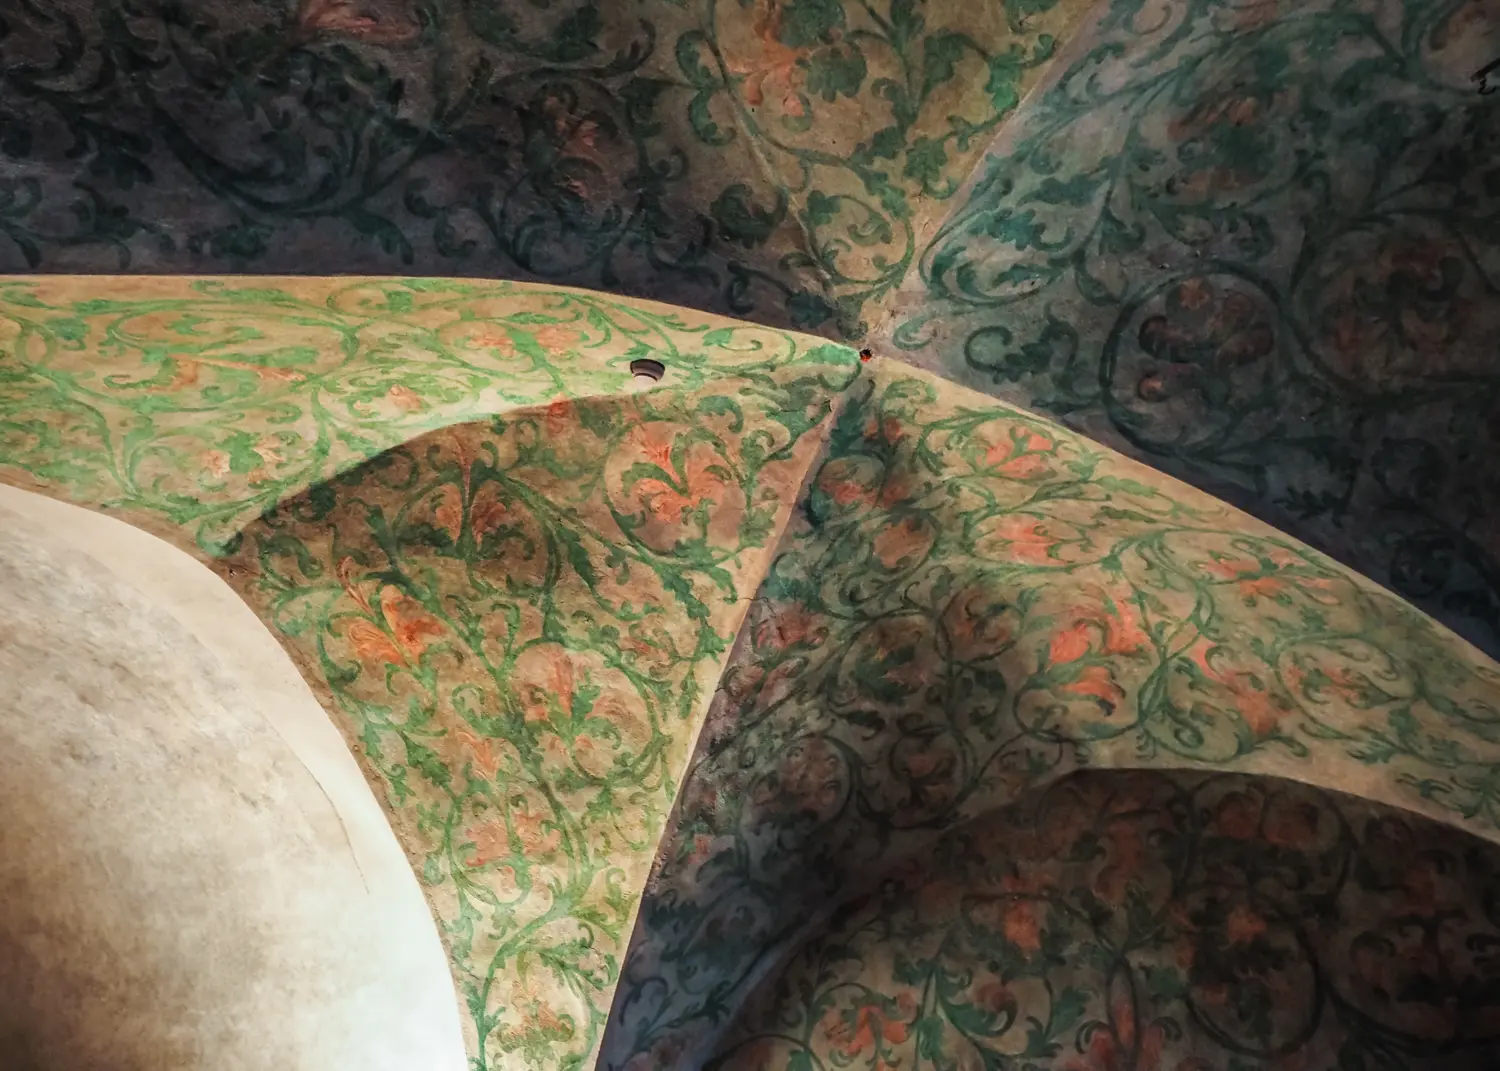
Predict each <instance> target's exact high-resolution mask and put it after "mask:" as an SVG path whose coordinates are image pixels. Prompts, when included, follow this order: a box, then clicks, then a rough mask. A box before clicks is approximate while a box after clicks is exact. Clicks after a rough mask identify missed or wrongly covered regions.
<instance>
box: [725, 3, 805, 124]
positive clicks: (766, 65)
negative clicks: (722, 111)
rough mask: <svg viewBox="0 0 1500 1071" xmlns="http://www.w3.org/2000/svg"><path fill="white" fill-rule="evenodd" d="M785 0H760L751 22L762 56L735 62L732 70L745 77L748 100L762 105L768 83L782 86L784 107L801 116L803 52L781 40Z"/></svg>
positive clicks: (731, 67)
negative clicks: (800, 66) (799, 87)
mask: <svg viewBox="0 0 1500 1071" xmlns="http://www.w3.org/2000/svg"><path fill="white" fill-rule="evenodd" d="M781 7H782V0H757V2H756V5H755V14H754V15H753V16H752V17H751V20H750V25H751V28H752V29H753V30H754V31H755V36H756V39H757V40H758V41H759V42H760V55H759V56H758V57H756V58H755V60H753V61H751V62H748V63H743V62H742V63H732V64H731V65H730V70H731V71H732V72H733V73H734V74H736V75H739V76H740V77H742V78H743V79H744V80H745V81H744V86H745V103H747V104H749V105H750V106H751V107H753V108H759V107H760V106H761V105H762V104H764V103H765V100H766V87H767V85H768V84H769V85H771V86H779V87H780V90H781V106H782V110H783V111H785V112H786V113H787V114H789V115H797V116H800V115H802V114H803V112H804V109H803V107H802V102H801V100H800V99H799V97H798V82H799V80H800V78H799V75H800V68H799V67H798V65H797V61H798V60H799V59H801V58H802V53H801V52H799V51H798V50H797V49H794V48H790V47H788V46H786V45H784V44H782V43H781Z"/></svg>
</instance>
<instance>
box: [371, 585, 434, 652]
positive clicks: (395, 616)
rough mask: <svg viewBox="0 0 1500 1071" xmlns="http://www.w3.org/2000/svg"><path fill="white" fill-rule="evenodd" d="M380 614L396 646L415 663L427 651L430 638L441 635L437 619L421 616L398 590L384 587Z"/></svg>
mask: <svg viewBox="0 0 1500 1071" xmlns="http://www.w3.org/2000/svg"><path fill="white" fill-rule="evenodd" d="M380 612H381V613H382V614H383V615H384V616H385V623H386V625H387V626H388V627H389V628H390V630H391V635H393V636H395V637H396V643H397V644H398V645H400V647H401V650H402V651H404V652H405V653H406V656H407V657H408V658H410V659H412V660H414V661H415V660H416V659H418V658H421V657H422V653H423V652H424V651H426V650H427V638H428V637H429V636H441V635H442V634H443V629H442V626H441V625H439V624H438V623H437V621H436V619H434V618H433V617H431V616H429V615H428V614H426V613H425V612H423V610H422V608H421V604H420V603H418V602H416V601H415V600H413V599H409V598H407V597H406V596H405V595H403V594H401V592H400V590H399V589H397V588H394V587H391V586H387V587H386V588H385V589H384V590H382V591H381V593H380Z"/></svg>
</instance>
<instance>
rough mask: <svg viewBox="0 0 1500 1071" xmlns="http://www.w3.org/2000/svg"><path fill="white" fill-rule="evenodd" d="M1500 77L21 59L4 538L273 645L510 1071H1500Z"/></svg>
mask: <svg viewBox="0 0 1500 1071" xmlns="http://www.w3.org/2000/svg"><path fill="white" fill-rule="evenodd" d="M1493 56H1500V6H1497V5H1496V4H1494V3H1492V2H1489V0H1485V2H1480V0H1469V2H1462V0H1312V2H1299V3H1291V2H1288V0H1253V2H1231V0H1097V2H1083V0H1009V2H1006V3H998V2H997V3H993V4H977V3H966V2H959V0H619V2H608V0H597V2H595V0H506V2H499V3H484V2H480V0H470V2H468V3H455V2H445V0H369V2H363V3H362V2H360V0H303V2H302V3H300V4H291V3H268V2H267V3H234V4H231V3H228V2H227V0H209V2H192V3H185V2H180V0H177V2H168V0H125V2H115V0H111V2H105V0H25V2H18V3H14V4H11V5H9V6H8V7H7V8H6V9H5V10H4V11H3V12H0V90H3V91H0V268H4V269H7V270H10V271H13V272H23V271H24V272H27V273H30V274H28V276H27V277H26V278H17V279H12V280H10V281H9V282H0V347H3V353H4V357H5V361H4V363H3V365H0V368H3V371H4V375H3V378H0V478H3V479H4V480H5V481H6V482H7V483H11V484H15V485H18V486H21V487H24V488H27V489H30V490H37V491H41V492H43V493H44V494H46V495H49V496H51V497H53V498H57V499H61V500H63V501H66V502H70V503H73V504H75V505H78V506H84V507H87V508H89V509H92V510H97V511H102V512H106V513H110V514H113V515H115V516H117V517H119V518H121V519H124V520H126V521H128V522H130V523H131V524H132V525H135V526H137V527H139V528H142V529H145V530H147V531H149V532H153V533H155V534H156V535H158V536H160V537H162V538H163V539H165V540H167V541H168V542H171V543H175V544H176V545H177V547H178V548H180V549H182V550H185V551H187V552H189V553H191V554H193V555H196V556H197V557H199V558H200V559H202V560H203V561H205V562H207V563H208V565H209V566H210V567H211V568H212V569H213V571H214V572H215V573H217V574H218V576H219V578H221V580H222V583H223V584H224V585H227V586H228V588H232V589H233V591H234V592H235V593H237V594H238V595H239V596H240V597H241V598H242V600H243V602H244V603H245V604H247V605H248V606H249V607H250V608H251V609H252V610H253V611H254V612H255V614H256V615H257V616H258V617H259V618H260V620H261V621H262V622H263V623H264V624H265V627H266V629H267V630H269V632H270V633H271V634H272V635H274V636H275V637H276V638H277V639H278V640H279V641H280V643H281V644H282V646H283V647H284V648H285V649H286V651H287V652H288V653H289V655H290V657H291V658H292V660H293V662H294V663H295V664H296V667H297V669H298V670H299V671H300V674H301V677H302V678H303V680H304V681H305V684H306V687H307V689H310V693H311V697H315V698H316V699H317V700H318V701H321V703H322V705H323V708H324V709H326V710H327V711H328V713H329V715H330V717H331V718H332V720H333V722H334V723H335V724H337V726H338V727H339V728H340V729H341V730H342V731H343V733H344V736H345V739H346V740H348V741H349V743H350V747H351V749H352V752H353V754H354V755H355V756H356V758H357V759H358V762H359V764H360V766H361V768H362V769H363V772H364V774H365V776H366V778H367V779H368V780H369V783H370V787H371V789H372V790H373V797H372V798H366V797H364V796H360V795H359V793H357V792H355V793H354V794H353V796H350V797H348V799H355V798H356V797H357V798H358V801H362V802H359V806H365V805H370V806H373V803H374V799H375V798H378V800H379V802H380V804H381V805H383V807H384V812H385V818H386V820H388V822H389V827H390V828H389V830H384V832H387V833H389V832H392V831H393V832H394V835H395V838H396V840H397V841H399V844H400V846H401V847H402V848H403V849H405V851H406V853H407V855H408V857H409V859H410V861H411V862H412V864H413V866H414V867H415V869H416V872H417V873H418V875H419V877H420V879H421V882H422V884H423V887H424V892H425V893H426V895H427V900H428V904H429V906H430V908H431V910H432V914H433V916H434V917H435V918H436V920H437V922H438V929H439V932H440V935H441V942H442V944H443V947H444V950H445V951H446V953H447V955H448V959H449V962H450V965H451V967H452V970H453V977H454V981H455V984H456V987H457V992H458V995H459V1001H458V1002H459V1005H460V1008H461V1011H460V1017H461V1019H462V1027H461V1029H462V1032H463V1035H464V1040H465V1041H466V1042H467V1045H468V1049H469V1053H470V1056H471V1058H472V1059H473V1060H474V1061H475V1062H476V1064H475V1066H476V1067H478V1068H480V1069H481V1071H483V1069H489V1068H501V1067H506V1068H508V1067H517V1068H519V1067H527V1068H532V1067H538V1068H539V1067H558V1068H576V1067H580V1066H584V1065H585V1064H586V1063H587V1062H588V1061H590V1060H591V1059H593V1058H594V1056H595V1054H597V1059H598V1066H599V1067H601V1068H606V1069H609V1071H648V1069H652V1068H658V1067H660V1068H666V1067H679V1066H681V1067H688V1066H714V1067H722V1068H725V1069H736V1071H739V1069H743V1071H749V1069H751V1068H760V1067H774V1068H776V1069H777V1071H780V1069H781V1068H783V1067H785V1068H789V1069H793V1071H811V1069H812V1068H823V1067H835V1066H837V1067H844V1066H858V1067H868V1068H872V1069H879V1071H894V1069H895V1068H898V1067H899V1068H901V1069H902V1071H905V1069H906V1068H907V1067H917V1066H922V1067H926V1066H928V1065H929V1064H930V1065H931V1066H933V1067H941V1068H944V1069H945V1071H946V1069H950V1068H962V1069H963V1071H970V1069H971V1068H972V1069H978V1068H985V1069H986V1071H989V1069H992V1068H1007V1069H1008V1068H1012V1067H1016V1068H1019V1067H1023V1066H1025V1067H1045V1068H1049V1069H1052V1068H1056V1069H1058V1071H1062V1069H1068V1071H1074V1069H1075V1068H1078V1069H1081V1068H1111V1069H1112V1068H1117V1067H1118V1068H1125V1067H1130V1068H1137V1069H1141V1071H1156V1069H1158V1068H1173V1069H1176V1071H1188V1069H1194V1071H1196V1068H1197V1067H1198V1066H1199V1065H1198V1064H1195V1063H1193V1061H1195V1060H1197V1061H1207V1062H1204V1063H1202V1066H1204V1067H1207V1066H1219V1065H1220V1064H1221V1063H1223V1064H1224V1065H1225V1066H1230V1064H1228V1063H1225V1062H1226V1061H1235V1060H1237V1061H1240V1063H1241V1065H1243V1066H1245V1067H1268V1066H1277V1067H1279V1068H1280V1067H1308V1068H1311V1067H1315V1066H1322V1065H1323V1064H1320V1063H1319V1062H1318V1061H1323V1063H1326V1064H1328V1065H1330V1066H1333V1065H1335V1063H1337V1066H1340V1067H1350V1068H1354V1067H1366V1066H1368V1067H1374V1066H1380V1067H1382V1068H1384V1067H1387V1066H1390V1067H1396V1066H1402V1067H1428V1066H1431V1067H1438V1066H1443V1067H1448V1066H1458V1064H1455V1063H1452V1062H1451V1061H1453V1060H1459V1059H1470V1060H1472V1061H1477V1062H1476V1063H1474V1064H1473V1066H1476V1067H1480V1066H1487V1064H1486V1063H1485V1061H1487V1060H1489V1059H1490V1058H1491V1056H1492V1055H1493V1052H1494V1050H1495V1045H1496V1040H1495V1039H1496V1038H1497V1037H1500V1012H1495V1011H1494V1010H1493V1006H1494V1005H1495V1001H1494V999H1493V996H1492V993H1493V992H1494V991H1495V986H1494V983H1493V982H1492V981H1491V976H1492V975H1493V967H1492V965H1491V963H1490V960H1489V959H1488V953H1487V950H1488V949H1489V948H1491V947H1492V946H1493V945H1494V943H1495V942H1496V941H1497V940H1500V937H1497V935H1496V934H1497V933H1500V931H1497V930H1496V927H1497V925H1500V922H1497V920H1496V919H1495V918H1494V917H1493V912H1492V910H1491V909H1492V907H1493V905H1492V903H1491V900H1492V899H1493V896H1492V894H1491V892H1490V885H1491V884H1492V883H1493V881H1494V878H1495V875H1497V874H1500V862H1497V856H1496V849H1495V848H1494V846H1493V845H1494V842H1495V841H1496V840H1497V839H1500V836H1497V834H1496V832H1495V828H1496V822H1497V821H1500V812H1497V810H1496V807H1495V803H1494V789H1493V782H1494V777H1495V773H1494V771H1495V770H1496V769H1497V768H1500V765H1497V764H1500V758H1497V756H1496V754H1495V750H1494V749H1495V748H1496V747H1497V746H1500V744H1497V741H1500V737H1497V735H1496V730H1495V728H1494V727H1495V724H1496V719H1497V717H1500V715H1497V713H1496V712H1497V710H1500V671H1497V670H1496V668H1495V666H1494V664H1493V663H1492V662H1491V660H1490V659H1489V658H1488V657H1486V655H1485V654H1484V653H1483V652H1488V653H1489V654H1490V655H1493V654H1495V653H1496V652H1497V651H1500V542H1497V541H1500V535H1497V533H1500V525H1497V520H1496V518H1497V512H1500V477H1497V476H1496V475H1495V470H1494V467H1493V466H1492V465H1490V464H1489V462H1490V459H1491V457H1492V455H1493V454H1494V452H1495V450H1496V447H1497V446H1500V441H1497V440H1500V416H1497V413H1500V355H1497V353H1496V352H1495V347H1494V342H1493V338H1494V337H1495V329H1496V327H1497V326H1500V304H1497V302H1496V295H1495V294H1494V288H1495V284H1494V282H1493V281H1492V279H1493V278H1494V273H1495V272H1496V271H1500V262H1497V256H1500V248H1497V246H1500V229H1497V228H1496V223H1495V219H1496V207H1497V205H1500V172H1496V170H1495V169H1496V168H1497V167H1500V164H1496V163H1495V162H1494V160H1493V159H1492V156H1493V154H1492V152H1491V145H1492V142H1493V141H1494V140H1495V138H1496V136H1497V135H1500V117H1497V113H1496V110H1495V105H1494V104H1493V103H1492V100H1493V98H1491V97H1488V96H1485V95H1481V94H1480V93H1479V92H1478V85H1477V83H1476V81H1475V80H1474V79H1473V77H1472V75H1473V74H1474V72H1475V71H1476V70H1478V69H1480V68H1482V67H1484V66H1485V65H1486V64H1487V63H1488V62H1489V61H1490V60H1491V58H1493ZM46 273H59V275H60V277H58V278H48V277H46ZM121 273H124V274H129V275H131V276H132V278H129V279H124V278H115V279H104V278H83V277H81V276H86V275H91V274H93V275H110V274H121ZM257 273H284V274H290V275H315V276H333V275H345V274H356V275H358V274H363V275H374V276H382V278H357V279H329V278H318V279H305V280H297V279H288V278H276V279H267V278H253V279H252V278H243V276H246V275H250V274H257ZM153 274H160V275H188V276H195V277H199V278H193V279H186V278H178V277H167V278H146V277H143V276H149V275H153ZM218 274H227V275H231V276H241V278H222V279H219V278H210V276H215V275H218ZM61 276H66V277H61ZM388 276H400V278H389V277H388ZM443 277H467V278H464V279H451V280H450V279H444V278H443ZM486 279H491V280H493V279H500V280H540V281H543V282H545V283H547V284H549V285H546V286H540V287H531V286H527V285H522V284H521V283H518V282H512V281H485V280H486ZM561 284H566V285H569V286H578V287H585V288H588V291H589V292H583V291H577V290H564V289H561V288H560V285H561ZM642 298H650V299H658V300H662V301H667V302H671V303H672V305H671V306H667V305H655V304H650V303H649V302H645V301H642V300H639V299H642ZM721 314H730V315H733V316H735V317H739V318H740V321H739V322H736V321H731V320H728V319H723V318H721ZM858 349H866V350H867V351H869V352H867V353H866V354H864V355H863V356H865V357H866V360H865V361H861V360H860V355H857V353H856V350H858ZM871 354H873V359H870V356H871ZM639 357H652V358H654V359H657V360H660V361H662V362H663V363H664V364H665V365H666V368H667V377H666V379H665V380H664V381H663V383H662V384H661V386H660V387H658V388H657V389H656V390H654V391H651V392H648V393H643V394H632V393H631V391H632V389H633V388H632V381H631V377H630V372H629V364H630V361H631V360H632V359H634V358H639ZM912 366H915V367H912ZM978 392H983V393H978ZM985 393H987V394H989V395H991V396H992V397H988V398H987V397H984V394H985ZM1173 477H1175V478H1176V479H1180V480H1183V481H1186V484H1187V485H1196V489H1195V487H1194V486H1185V485H1184V484H1181V483H1178V482H1176V481H1175V480H1174V479H1173ZM1204 492H1206V493H1204ZM1226 502H1227V503H1229V505H1227V506H1226V505H1225V503H1226ZM1231 507H1239V508H1240V509H1243V510H1245V511H1247V512H1248V513H1249V514H1253V515H1255V517H1258V518H1259V520H1255V519H1252V518H1251V517H1249V516H1246V515H1245V514H1242V513H1240V512H1238V511H1237V510H1236V509H1234V508H1231ZM1262 522H1269V523H1268V524H1266V523H1262ZM0 549H3V548H0ZM18 553H19V552H18ZM91 553H93V552H91ZM99 553H103V552H102V551H100V552H99ZM1330 559H1332V560H1330ZM28 568H29V567H28ZM49 568H51V567H50V566H49ZM58 568H61V567H60V566H59V567H58ZM54 571H55V570H54ZM1361 574H1362V575H1361ZM27 575H28V576H30V574H27ZM47 575H49V576H50V575H52V574H51V573H48V574H47ZM205 575H206V574H205ZM1367 578H1368V579H1367ZM210 579H211V578H210ZM1370 580H1373V581H1375V583H1374V584H1372V583H1370V582H1369V581H1370ZM17 583H18V584H19V583H20V582H19V581H18V582H17ZM27 583H30V584H31V585H32V588H37V589H39V588H40V587H43V586H45V585H44V584H43V583H42V581H39V580H36V579H35V577H32V578H31V579H30V580H28V581H27ZM214 583H219V581H214ZM1380 585H1384V586H1385V587H1386V588H1389V589H1391V590H1392V591H1394V592H1395V593H1396V594H1397V595H1399V596H1401V597H1402V598H1395V597H1392V595H1391V594H1390V593H1389V592H1388V591H1384V590H1381V587H1380ZM221 586H222V585H221ZM18 590H19V589H18ZM27 590H31V589H27ZM205 590H206V589H205ZM216 590H217V589H216ZM1403 600H1404V601H1403ZM1407 603H1410V604H1413V605H1415V606H1416V607H1418V608H1419V609H1421V610H1424V611H1426V612H1427V613H1429V614H1431V615H1432V617H1433V618H1436V620H1437V621H1438V622H1440V623H1441V625H1446V626H1448V627H1450V628H1451V629H1453V630H1455V631H1456V632H1458V633H1459V634H1460V635H1461V636H1462V637H1466V638H1467V639H1469V640H1471V641H1473V643H1474V644H1476V645H1477V646H1478V648H1480V649H1482V650H1476V649H1475V648H1473V647H1470V646H1468V645H1467V644H1466V643H1465V642H1464V641H1463V639H1461V638H1459V637H1457V636H1454V635H1453V634H1451V633H1450V632H1448V631H1446V630H1445V629H1444V628H1442V627H1441V625H1439V624H1435V623H1434V622H1433V621H1432V620H1429V619H1428V618H1427V617H1424V616H1422V615H1421V614H1419V613H1414V612H1413V611H1412V609H1411V608H1410V606H1408V605H1407ZM142 620H144V618H142ZM172 687H173V688H175V687H177V685H175V684H174V685H172ZM18 694H19V693H18ZM173 694H175V692H174V693H173ZM311 697H307V696H304V697H303V698H306V699H307V701H308V702H312V698H311ZM16 703H17V705H16V709H17V710H20V709H21V700H17V701H16ZM700 730H701V737H700ZM7 731H8V730H7ZM268 753H269V752H268ZM344 757H345V758H346V759H347V756H344ZM344 802H347V800H346V799H345V798H344V797H338V799H337V800H336V801H335V808H336V809H338V808H339V807H341V806H342V805H343V803H344ZM349 805H350V806H355V804H352V803H351V804H349ZM340 813H342V811H341V812H340ZM372 813H373V812H372ZM346 821H347V819H346ZM42 839H43V838H36V843H40V842H41V840H42ZM387 847H390V845H387ZM298 865H299V866H300V865H302V864H301V863H299V864H298ZM340 880H342V879H340ZM393 895H394V894H393ZM195 902H196V901H195ZM309 910H312V909H311V908H309ZM319 910H321V908H319ZM309 917H311V916H309ZM0 921H3V920H0ZM304 924H309V923H306V922H305V920H304V922H299V923H298V925H304ZM1445 927H1446V929H1445ZM1418 931H1420V932H1421V934H1422V935H1423V936H1422V937H1421V938H1420V939H1418V938H1417V937H1414V936H1413V935H1414V934H1416V933H1417V932H1418ZM412 932H415V930H413V931H412ZM1455 935H1459V936H1455ZM413 940H415V938H414V939H413ZM908 947H909V948H910V949H914V950H917V951H913V952H911V953H910V954H908V953H907V952H905V951H900V949H902V948H908ZM390 954H391V955H395V954H396V952H394V951H393V952H391V953H390ZM413 955H415V953H413ZM330 956H332V953H330ZM336 958H337V957H334V959H336ZM417 958H418V959H419V958H420V957H419V956H418V957H417ZM329 962H330V963H331V962H333V959H330V960H329ZM328 969H329V970H333V969H334V968H333V967H329V968H328ZM4 981H5V978H4V977H0V982H4ZM382 999H383V998H382ZM1460 1007H1462V1008H1466V1009H1468V1010H1467V1011H1462V1012H1460V1011H1455V1009H1456V1008H1460ZM1294 1011H1295V1014H1294V1013H1293V1012H1294ZM394 1021H395V1020H394V1019H393V1020H392V1022H394ZM0 1025H3V1024H0ZM450 1025H451V1024H448V1023H446V1022H445V1023H444V1024H443V1027H444V1028H447V1027H449V1026H450ZM391 1029H395V1028H394V1026H393V1027H391ZM65 1033H67V1031H61V1032H59V1036H62V1035H63V1034H65ZM450 1033H451V1030H450ZM411 1036H412V1037H416V1036H417V1035H411ZM309 1044H313V1043H312V1042H309ZM380 1047H381V1045H378V1044H374V1043H372V1050H373V1049H378V1048H380ZM455 1048H456V1046H450V1049H455ZM58 1051H62V1050H58ZM246 1051H247V1053H248V1052H249V1051H250V1050H248V1049H247V1050H246ZM306 1051H307V1052H309V1053H311V1052H313V1051H315V1048H308V1049H307V1050H306ZM392 1051H394V1050H392ZM245 1059H247V1060H249V1059H251V1057H250V1056H248V1055H247V1056H246V1057H245ZM1382 1060H1384V1061H1386V1062H1385V1063H1381V1062H1380V1061H1382ZM923 1061H926V1063H924V1062H923ZM1276 1061H1280V1063H1277V1062H1276ZM1297 1061H1302V1062H1301V1063H1298V1062H1297ZM1444 1061H1450V1062H1446V1063H1445V1062H1444ZM190 1066H191V1065H190ZM245 1066H252V1065H251V1064H248V1063H247V1064H246V1065H245Z"/></svg>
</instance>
